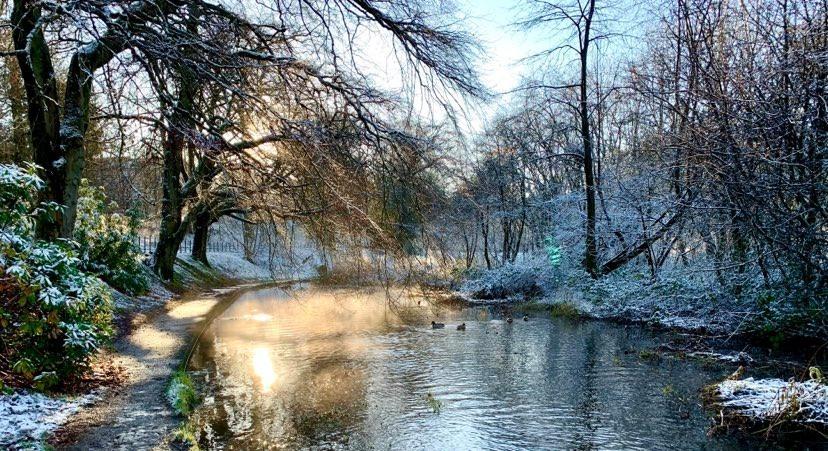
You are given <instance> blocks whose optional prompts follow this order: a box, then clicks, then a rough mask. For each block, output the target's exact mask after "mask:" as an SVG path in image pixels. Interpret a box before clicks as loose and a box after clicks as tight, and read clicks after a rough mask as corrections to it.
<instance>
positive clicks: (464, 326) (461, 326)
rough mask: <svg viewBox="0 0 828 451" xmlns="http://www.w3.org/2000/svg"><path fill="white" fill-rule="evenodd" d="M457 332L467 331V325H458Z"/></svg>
mask: <svg viewBox="0 0 828 451" xmlns="http://www.w3.org/2000/svg"><path fill="white" fill-rule="evenodd" d="M457 330H466V323H463V324H458V325H457Z"/></svg>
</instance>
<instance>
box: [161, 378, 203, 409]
mask: <svg viewBox="0 0 828 451" xmlns="http://www.w3.org/2000/svg"><path fill="white" fill-rule="evenodd" d="M167 400H168V401H169V402H170V405H171V406H172V407H173V409H175V411H176V412H177V413H178V414H179V415H182V416H187V415H189V414H190V413H191V412H192V411H193V409H195V407H196V406H197V405H198V403H199V399H198V394H197V393H196V390H195V385H193V380H192V379H191V378H190V375H189V374H187V372H186V371H184V370H178V371H176V372H175V373H173V376H172V379H171V380H170V385H169V386H168V387H167Z"/></svg>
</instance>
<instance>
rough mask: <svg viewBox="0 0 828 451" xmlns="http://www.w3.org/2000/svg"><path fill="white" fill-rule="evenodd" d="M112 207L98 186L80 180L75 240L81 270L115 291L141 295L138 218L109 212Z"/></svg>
mask: <svg viewBox="0 0 828 451" xmlns="http://www.w3.org/2000/svg"><path fill="white" fill-rule="evenodd" d="M115 208H117V205H115V203H114V202H109V201H108V200H107V198H106V195H105V194H104V192H103V190H102V189H101V188H97V187H91V186H89V184H88V182H87V181H86V180H83V181H82V182H81V188H80V199H79V200H78V215H77V219H76V222H75V241H76V242H77V243H78V250H79V253H80V256H81V262H82V265H83V269H84V270H86V271H89V272H92V273H94V274H96V275H97V276H98V277H100V278H101V279H103V280H104V281H106V283H108V284H109V285H111V286H113V287H114V288H115V289H117V290H119V291H122V292H125V293H127V294H130V295H136V294H143V293H145V292H146V291H147V290H148V289H149V278H148V277H147V269H146V266H145V265H144V264H143V255H142V254H141V249H140V248H139V247H138V245H137V239H136V238H137V237H136V228H137V226H138V219H137V217H135V216H131V215H122V214H119V213H113V210H114V209H115Z"/></svg>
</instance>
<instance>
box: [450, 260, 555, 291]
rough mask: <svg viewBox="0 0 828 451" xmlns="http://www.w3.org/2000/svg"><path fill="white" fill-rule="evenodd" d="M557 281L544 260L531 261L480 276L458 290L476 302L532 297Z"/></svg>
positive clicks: (552, 269)
mask: <svg viewBox="0 0 828 451" xmlns="http://www.w3.org/2000/svg"><path fill="white" fill-rule="evenodd" d="M476 275H478V274H476ZM556 278H557V274H556V270H555V268H553V267H551V266H550V264H549V262H548V260H547V259H546V258H533V259H531V260H527V261H518V262H515V263H507V264H505V265H503V266H500V267H498V268H494V269H492V270H490V271H485V272H482V273H479V275H478V277H475V278H472V279H468V280H467V281H466V282H465V283H463V285H462V286H461V287H460V290H461V291H464V292H468V293H469V294H470V295H471V296H472V297H473V298H476V299H506V298H532V297H536V296H540V295H543V294H544V292H545V290H546V289H548V288H549V287H550V286H554V285H555V279H556Z"/></svg>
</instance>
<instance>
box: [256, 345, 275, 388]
mask: <svg viewBox="0 0 828 451" xmlns="http://www.w3.org/2000/svg"><path fill="white" fill-rule="evenodd" d="M252 360H253V373H254V374H255V375H256V377H257V378H258V379H259V383H260V384H261V387H262V391H263V392H264V393H267V392H269V391H270V387H271V386H272V385H273V383H274V382H276V371H275V370H274V369H273V361H272V360H271V359H270V350H268V349H267V348H263V347H259V348H256V349H254V350H253V359H252Z"/></svg>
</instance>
